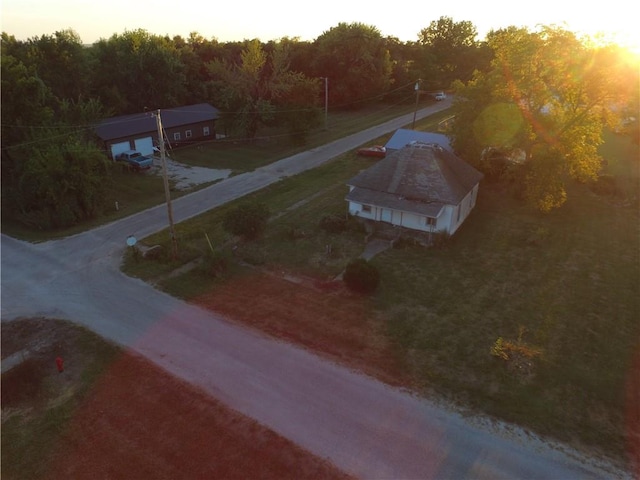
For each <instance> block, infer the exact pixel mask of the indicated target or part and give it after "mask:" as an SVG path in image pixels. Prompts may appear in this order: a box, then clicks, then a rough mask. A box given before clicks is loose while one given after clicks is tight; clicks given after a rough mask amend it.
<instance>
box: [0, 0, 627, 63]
mask: <svg viewBox="0 0 640 480" xmlns="http://www.w3.org/2000/svg"><path fill="white" fill-rule="evenodd" d="M0 1H1V2H2V5H1V13H2V15H1V21H2V31H3V32H6V33H8V34H10V35H14V36H15V37H16V38H17V39H19V40H26V39H27V38H31V37H35V36H40V35H44V34H52V33H54V32H56V31H58V30H63V29H67V28H71V29H73V30H75V31H76V32H77V33H78V34H79V35H80V38H81V39H82V41H83V43H93V42H95V41H96V40H98V39H100V38H109V37H110V36H111V35H113V34H114V33H123V32H124V31H125V30H135V29H138V28H142V29H145V30H147V31H149V32H150V33H155V34H159V35H169V36H174V35H182V36H183V37H186V36H188V35H189V33H190V32H194V31H195V32H198V33H200V34H201V35H202V36H204V37H205V38H214V37H215V38H216V39H217V40H218V41H220V42H228V41H236V40H244V39H253V38H258V39H260V40H261V41H263V42H266V41H269V40H277V39H279V38H282V37H290V38H294V37H298V38H299V39H300V40H314V39H315V38H317V37H318V36H319V35H321V34H322V33H323V32H325V31H327V30H329V29H330V28H331V27H335V26H336V25H338V23H340V22H346V23H352V22H361V23H364V24H366V25H372V26H374V27H376V28H377V29H378V30H379V31H380V33H381V34H382V35H383V36H394V37H397V38H399V39H400V40H401V41H410V40H411V41H413V40H417V38H418V33H419V32H420V30H422V29H423V28H426V27H428V26H429V23H431V22H432V21H434V20H438V19H439V18H440V17H443V16H447V17H451V18H453V20H454V21H456V22H460V21H471V22H472V23H473V24H474V25H475V26H476V28H477V30H478V34H479V39H480V40H481V39H484V36H485V35H486V33H487V32H489V31H490V30H491V29H498V28H502V27H507V26H510V25H515V26H518V27H522V26H526V27H529V28H531V29H535V28H536V26H537V25H558V26H562V27H564V28H567V29H568V30H571V31H573V32H575V33H577V34H579V35H581V34H588V35H590V36H592V37H593V36H595V35H597V34H599V33H603V34H604V35H605V37H606V38H607V39H609V40H614V41H617V42H619V43H621V44H623V45H626V46H630V47H632V48H633V49H634V50H635V51H636V52H638V53H640V35H639V33H638V32H639V31H640V29H639V28H638V21H637V16H636V15H634V14H632V12H631V11H630V4H629V3H628V1H627V0H624V1H623V0H609V1H607V2H578V3H576V2H568V1H562V0H533V1H529V2H507V1H505V0H485V1H482V2H479V1H477V0H474V1H471V0H458V1H457V2H455V1H454V2H446V1H445V2H441V4H438V3H437V2H428V1H426V0H419V1H418V0H404V1H401V2H386V3H382V4H380V3H379V4H377V6H376V4H375V2H372V1H371V0H368V1H366V2H365V1H362V0H342V1H339V2H338V1H336V0H324V1H323V0H318V1H310V2H309V1H300V0H295V1H294V0H243V1H238V2H233V1H227V2H222V1H220V0H191V1H186V2H180V1H175V0H173V1H169V0H153V1H151V0H108V1H105V0H102V1H96V0H0Z"/></svg>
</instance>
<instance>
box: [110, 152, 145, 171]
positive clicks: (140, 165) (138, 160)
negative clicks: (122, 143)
mask: <svg viewBox="0 0 640 480" xmlns="http://www.w3.org/2000/svg"><path fill="white" fill-rule="evenodd" d="M116 160H118V161H120V162H127V163H128V164H129V166H130V167H131V168H133V169H134V170H147V169H148V168H151V165H153V159H152V158H151V157H146V156H144V155H142V153H140V152H139V151H137V150H126V151H124V152H122V153H120V154H118V156H117V157H116Z"/></svg>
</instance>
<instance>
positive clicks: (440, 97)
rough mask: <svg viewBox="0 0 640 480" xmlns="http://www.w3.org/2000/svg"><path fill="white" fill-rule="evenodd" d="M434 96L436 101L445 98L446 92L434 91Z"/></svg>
mask: <svg viewBox="0 0 640 480" xmlns="http://www.w3.org/2000/svg"><path fill="white" fill-rule="evenodd" d="M434 97H435V99H436V100H437V101H440V100H444V99H445V98H447V94H446V93H444V92H438V93H436V94H435V95H434Z"/></svg>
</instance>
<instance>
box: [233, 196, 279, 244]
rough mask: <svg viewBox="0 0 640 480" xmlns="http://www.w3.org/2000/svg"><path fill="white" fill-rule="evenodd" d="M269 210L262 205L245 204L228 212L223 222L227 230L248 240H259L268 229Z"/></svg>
mask: <svg viewBox="0 0 640 480" xmlns="http://www.w3.org/2000/svg"><path fill="white" fill-rule="evenodd" d="M268 220H269V208H268V207H267V206H266V205H264V204H261V203H245V204H242V205H239V206H237V207H236V208H234V209H233V210H230V211H229V212H227V214H226V215H225V216H224V219H223V220H222V226H223V227H224V229H225V230H227V231H228V232H230V233H232V234H233V235H238V236H240V237H243V238H244V239H246V240H255V239H257V238H259V237H260V236H261V235H262V234H263V233H264V230H265V228H266V227H267V221H268Z"/></svg>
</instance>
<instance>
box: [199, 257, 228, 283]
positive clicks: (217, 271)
mask: <svg viewBox="0 0 640 480" xmlns="http://www.w3.org/2000/svg"><path fill="white" fill-rule="evenodd" d="M202 268H203V270H204V272H205V273H206V274H207V275H208V276H211V277H214V278H218V277H223V276H224V275H225V274H226V273H227V271H228V270H229V259H228V257H227V256H226V255H225V254H223V253H222V252H219V251H215V252H212V253H210V254H208V255H206V256H205V257H204V261H203V262H202Z"/></svg>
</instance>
